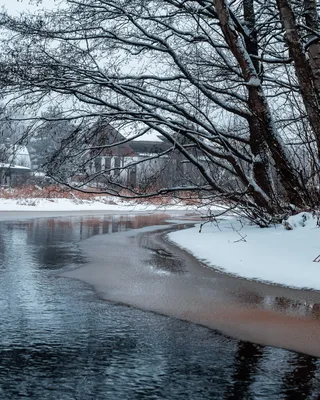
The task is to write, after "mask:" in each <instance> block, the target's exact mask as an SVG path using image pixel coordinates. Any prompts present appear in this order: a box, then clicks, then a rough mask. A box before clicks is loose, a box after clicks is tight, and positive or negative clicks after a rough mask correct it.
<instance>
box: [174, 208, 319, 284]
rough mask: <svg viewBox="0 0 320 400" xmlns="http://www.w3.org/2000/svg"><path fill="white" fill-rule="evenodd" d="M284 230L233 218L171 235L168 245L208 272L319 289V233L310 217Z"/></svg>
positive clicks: (301, 217)
mask: <svg viewBox="0 0 320 400" xmlns="http://www.w3.org/2000/svg"><path fill="white" fill-rule="evenodd" d="M287 222H288V223H289V225H290V226H291V228H293V229H292V230H287V229H285V227H284V226H283V225H277V226H274V227H270V228H264V229H261V228H258V227H255V226H249V225H242V224H241V223H240V222H239V221H237V220H236V219H229V220H223V221H221V222H220V223H219V226H217V225H216V224H214V223H208V224H206V225H204V226H203V229H202V233H199V225H197V226H196V227H194V228H191V229H186V230H183V231H177V232H172V233H170V234H169V235H168V237H169V240H170V241H172V242H174V243H175V244H177V245H178V246H180V247H182V248H184V249H186V250H188V251H189V252H190V253H192V254H193V255H194V256H195V257H196V258H198V259H199V260H201V261H203V262H204V263H205V264H206V265H207V266H208V267H209V268H210V267H212V268H215V269H217V270H219V271H223V272H226V273H228V274H232V275H236V276H240V277H243V278H246V279H251V280H259V281H263V282H266V283H271V284H278V285H283V286H289V287H294V288H299V289H302V288H303V289H313V290H320V263H318V262H314V261H313V260H314V259H315V258H316V257H317V256H318V255H320V228H318V227H317V218H316V217H313V216H312V215H311V214H309V213H301V214H299V215H297V216H294V217H290V218H289V219H288V220H287Z"/></svg>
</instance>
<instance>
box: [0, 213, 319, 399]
mask: <svg viewBox="0 0 320 400" xmlns="http://www.w3.org/2000/svg"><path fill="white" fill-rule="evenodd" d="M166 218H167V217H166ZM164 223H165V222H164V216H161V215H159V216H158V217H154V216H153V217H147V216H128V215H126V216H92V217H81V216H75V217H66V216H64V217H63V218H38V219H37V218H36V219H26V220H20V221H17V220H15V221H1V222H0V247H1V252H0V274H1V279H0V307H1V314H0V321H1V323H0V331H1V332H0V335H1V339H0V353H1V354H0V398H1V399H4V400H11V399H20V398H24V399H39V400H40V399H41V400H42V399H43V400H47V399H59V400H60V399H61V400H64V399H66V400H67V399H68V400H72V399H76V400H100V399H108V400H109V399H111V400H112V399H128V400H129V399H130V400H134V399H150V400H151V399H168V400H169V399H170V400H175V399H182V398H183V399H190V400H198V399H199V400H200V399H201V400H202V399H297V400H299V399H313V398H315V396H316V395H317V394H319V393H320V359H319V358H317V357H315V356H312V355H305V354H301V353H297V352H294V351H288V350H284V349H281V348H276V347H271V346H264V345H260V344H253V343H251V342H249V341H242V340H238V339H234V338H231V337H229V336H225V335H223V334H221V333H219V332H218V331H217V330H215V329H210V328H207V327H204V326H200V325H198V324H194V323H190V322H187V321H182V320H179V319H176V318H172V317H169V316H165V315H159V314H157V313H153V312H150V311H146V310H141V309H138V308H134V307H130V306H127V305H124V304H121V303H120V301H118V302H117V301H105V300H103V298H108V297H110V298H113V300H114V299H115V298H116V297H117V298H119V299H120V298H121V296H123V293H122V292H121V290H123V287H122V286H119V287H117V288H116V289H115V285H114V284H112V286H108V287H107V289H110V288H112V290H113V292H112V293H109V294H108V293H107V292H104V293H102V291H103V290H105V289H106V287H104V288H100V290H99V288H97V287H96V290H94V289H93V288H92V286H91V285H88V284H87V283H85V282H82V281H80V280H76V279H69V278H66V277H65V275H68V274H73V273H76V271H81V270H85V268H92V271H93V272H94V268H95V267H96V266H95V265H94V262H93V263H92V264H91V260H90V257H89V255H88V252H87V251H86V249H85V247H84V246H83V244H85V243H87V246H89V247H91V246H90V240H95V239H94V238H93V237H94V236H95V237H96V238H97V237H99V235H102V234H107V235H105V236H103V238H104V239H103V240H104V241H106V242H108V240H109V241H111V242H112V240H115V239H112V238H116V237H117V235H118V236H119V237H122V236H121V235H122V233H121V232H123V233H124V234H125V232H129V233H130V232H135V229H137V228H143V227H145V226H151V225H153V226H154V225H159V229H160V228H161V229H162V228H163V224H164ZM147 230H148V229H147ZM90 237H91V238H92V239H89V238H90ZM100 237H102V236H100ZM125 237H129V236H128V234H127V236H125ZM108 238H109V239H108ZM140 238H141V237H140ZM143 238H144V239H143V240H144V241H146V240H147V241H148V239H146V238H148V236H146V235H145V236H143ZM85 239H87V240H85ZM111 239H112V240H111ZM121 240H122V239H121ZM140 240H141V239H140ZM143 245H144V246H145V247H147V248H148V252H149V253H148V254H151V255H152V254H154V257H151V258H152V259H153V262H152V263H151V264H152V265H151V267H150V268H152V270H156V271H157V274H158V275H159V274H160V275H159V276H163V277H166V279H168V277H170V279H171V278H172V276H171V275H170V274H171V271H167V272H166V271H165V269H164V268H161V265H160V267H159V262H160V264H161V263H162V262H161V261H159V260H161V257H162V258H163V254H161V253H159V252H157V248H154V249H152V248H150V244H148V243H147V244H146V243H143ZM118 251H119V250H118ZM101 253H103V249H102V250H101ZM106 254H107V256H106ZM106 254H105V255H104V257H106V258H108V253H106ZM159 256H160V258H159ZM164 256H165V258H166V259H167V261H166V265H169V268H171V267H170V265H171V264H170V263H171V261H170V255H168V254H164ZM101 257H102V255H101ZM110 257H112V255H111V254H110ZM123 257H124V254H120V253H119V259H120V258H123ZM133 257H134V256H133ZM168 260H169V264H168ZM162 264H163V263H162ZM119 265H120V264H119ZM177 266H178V269H176V270H175V271H174V274H175V276H176V277H177V280H178V279H179V276H180V277H182V276H183V268H184V264H183V263H179V262H178V263H173V264H172V267H174V268H177ZM179 266H180V267H181V271H180V270H179ZM79 267H81V268H79ZM115 270H116V268H115ZM118 270H119V271H120V272H121V268H120V267H119V269H118ZM120 272H119V273H120ZM120 277H121V275H120ZM111 278H112V279H114V278H115V275H114V274H112V275H111ZM111 278H110V279H111ZM112 279H111V282H113V281H112ZM175 279H176V278H175ZM225 279H226V280H225V282H226V286H227V287H228V288H229V289H228V290H230V291H231V287H232V285H231V283H230V282H231V281H230V280H228V278H225ZM123 280H126V277H125V276H124V277H123ZM133 283H134V282H133ZM133 283H132V284H133ZM242 285H244V284H242ZM240 286H241V285H240ZM125 287H126V286H125ZM152 288H153V289H155V292H154V294H156V293H157V292H156V290H157V287H154V286H152ZM102 289H103V290H102ZM257 290H258V289H256V291H257ZM264 290H266V289H264ZM274 290H277V289H274ZM279 290H280V291H279V292H277V293H278V294H279V293H284V294H285V293H286V292H285V290H284V289H283V291H282V289H281V288H280V289H279ZM139 291H141V287H137V286H135V287H134V288H132V292H133V293H135V296H137V293H139ZM281 291H282V292H281ZM119 293H120V294H119ZM268 296H269V297H268V299H269V300H268V301H269V303H270V304H271V303H272V301H273V302H274V304H275V305H276V307H278V308H279V307H280V308H281V307H282V308H286V309H290V310H291V309H292V310H297V309H299V307H300V309H303V310H306V309H308V306H307V305H306V304H305V302H304V303H303V304H298V303H296V304H293V302H292V299H291V298H290V302H289V303H290V304H289V303H288V301H287V304H286V296H284V297H283V296H280V294H279V295H278V296H273V297H272V296H270V295H269V294H268ZM303 296H304V297H306V296H307V294H304V295H303ZM310 296H311V297H312V296H313V295H310ZM258 297H259V296H258ZM258 297H257V298H256V299H254V298H251V297H250V293H248V298H250V301H251V303H252V302H255V301H257V302H259V303H261V301H262V300H261V297H263V298H264V299H266V298H267V295H265V296H263V295H260V297H259V298H258ZM289 297H290V296H288V298H289ZM271 300H272V301H271ZM311 300H312V299H310V304H311ZM150 302H151V303H152V301H151V300H150ZM272 304H273V303H272ZM312 304H314V303H312ZM269 307H270V305H269ZM145 308H148V307H145ZM150 308H151V309H152V307H151V306H150ZM309 308H310V307H309ZM292 310H291V311H290V312H289V313H295V312H296V311H292ZM311 311H312V310H311ZM311 311H310V313H311ZM304 312H305V311H304ZM299 313H302V311H299ZM169 314H170V313H169ZM186 319H188V318H186Z"/></svg>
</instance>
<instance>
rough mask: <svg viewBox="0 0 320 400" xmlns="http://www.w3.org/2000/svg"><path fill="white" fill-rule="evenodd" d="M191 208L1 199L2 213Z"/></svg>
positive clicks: (108, 201)
mask: <svg viewBox="0 0 320 400" xmlns="http://www.w3.org/2000/svg"><path fill="white" fill-rule="evenodd" d="M189 208H191V207H188V206H185V205H182V204H181V205H180V204H170V205H169V204H167V205H163V206H160V205H157V204H148V203H146V204H139V203H136V202H134V201H121V200H119V199H109V198H107V197H100V198H97V199H96V200H81V199H77V198H74V199H66V198H52V199H42V198H28V199H5V198H0V212H6V211H8V212H9V211H32V212H35V211H41V212H43V211H48V212H50V211H63V212H65V211H84V212H85V211H86V212H87V211H106V212H109V211H110V212H111V211H120V212H123V211H125V212H128V211H129V212H130V211H132V212H135V211H137V212H149V211H168V210H175V211H181V210H182V211H184V210H188V209H189Z"/></svg>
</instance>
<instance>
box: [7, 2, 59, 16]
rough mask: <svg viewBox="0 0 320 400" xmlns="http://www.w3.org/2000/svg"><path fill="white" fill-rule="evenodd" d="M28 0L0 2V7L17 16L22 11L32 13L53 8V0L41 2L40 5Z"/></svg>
mask: <svg viewBox="0 0 320 400" xmlns="http://www.w3.org/2000/svg"><path fill="white" fill-rule="evenodd" d="M32 3H33V4H30V0H19V1H18V0H0V7H5V8H6V9H7V10H8V11H9V12H10V13H11V14H19V13H20V12H22V11H34V10H37V9H41V8H53V6H54V3H55V1H54V0H43V1H42V2H41V4H39V5H38V6H37V5H36V1H35V0H33V1H32Z"/></svg>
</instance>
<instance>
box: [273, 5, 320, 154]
mask: <svg viewBox="0 0 320 400" xmlns="http://www.w3.org/2000/svg"><path fill="white" fill-rule="evenodd" d="M277 6H278V9H279V12H280V18H281V22H282V25H283V27H284V30H285V33H286V40H287V44H288V47H289V52H290V55H291V57H292V58H293V61H294V67H295V72H296V76H297V78H298V82H299V86H300V93H301V96H302V99H303V103H304V106H305V109H306V112H307V115H308V119H309V122H310V125H311V128H312V130H313V133H314V137H315V139H316V142H317V148H318V157H319V158H320V112H319V101H318V96H317V93H316V90H315V85H314V79H313V73H312V69H311V67H310V65H309V63H308V60H307V58H306V54H305V52H304V49H303V45H302V43H301V39H300V35H299V31H298V27H297V24H296V20H295V16H294V13H293V11H292V9H291V6H290V4H289V2H288V0H277Z"/></svg>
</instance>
